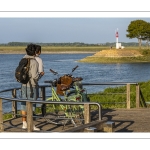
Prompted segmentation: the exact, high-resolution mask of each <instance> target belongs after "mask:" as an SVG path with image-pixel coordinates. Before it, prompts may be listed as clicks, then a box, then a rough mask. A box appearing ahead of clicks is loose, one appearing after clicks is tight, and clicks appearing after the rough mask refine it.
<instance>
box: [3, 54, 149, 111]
mask: <svg viewBox="0 0 150 150" xmlns="http://www.w3.org/2000/svg"><path fill="white" fill-rule="evenodd" d="M91 55H92V54H42V55H41V58H42V59H43V63H44V70H45V75H44V76H43V77H42V79H41V80H40V81H39V84H40V85H43V84H44V80H52V79H54V78H56V76H54V75H53V74H52V73H51V72H50V71H49V69H53V70H55V71H57V72H58V73H59V74H60V75H63V74H66V73H71V70H72V68H73V67H75V66H76V65H78V66H79V67H78V68H77V69H76V70H75V72H74V73H73V76H75V77H76V76H78V77H83V82H89V83H92V82H94V83H97V82H100V83H101V82H141V81H148V80H150V64H149V63H138V64H136V63H135V64H134V63H133V64H88V63H79V62H77V60H79V59H82V58H84V57H86V56H91ZM23 56H24V55H23V54H18V55H16V54H0V64H1V65H0V91H1V90H4V89H8V88H13V87H20V84H19V83H18V82H16V80H15V77H14V73H15V68H16V66H17V65H18V63H19V60H20V59H21V58H22V57H23ZM86 88H87V92H88V93H91V92H98V91H101V90H103V89H104V86H94V87H91V86H88V87H86ZM1 95H2V94H1ZM5 96H6V95H5ZM6 105H7V104H6ZM5 107H7V109H9V107H10V108H11V106H9V105H7V106H5ZM5 109H6V108H5Z"/></svg>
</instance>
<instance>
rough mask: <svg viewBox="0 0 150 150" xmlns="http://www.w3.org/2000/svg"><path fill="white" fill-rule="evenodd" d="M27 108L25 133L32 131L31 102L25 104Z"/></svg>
mask: <svg viewBox="0 0 150 150" xmlns="http://www.w3.org/2000/svg"><path fill="white" fill-rule="evenodd" d="M26 106H27V131H28V132H32V131H33V107H32V103H31V102H26Z"/></svg>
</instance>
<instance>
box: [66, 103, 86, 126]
mask: <svg viewBox="0 0 150 150" xmlns="http://www.w3.org/2000/svg"><path fill="white" fill-rule="evenodd" d="M70 102H74V101H70ZM83 113H84V108H83V106H82V105H67V107H66V111H65V115H66V117H68V118H72V119H73V120H74V122H75V124H84V114H83Z"/></svg>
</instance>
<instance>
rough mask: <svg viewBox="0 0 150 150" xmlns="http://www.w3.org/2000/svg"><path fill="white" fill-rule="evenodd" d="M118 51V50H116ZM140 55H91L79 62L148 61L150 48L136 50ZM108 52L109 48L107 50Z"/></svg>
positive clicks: (149, 59) (149, 60)
mask: <svg viewBox="0 0 150 150" xmlns="http://www.w3.org/2000/svg"><path fill="white" fill-rule="evenodd" d="M133 50H135V49H124V53H125V52H126V51H130V52H132V51H133ZM118 51H119V50H118ZM136 51H137V52H139V53H140V54H141V55H142V56H135V57H102V56H95V55H91V56H88V57H86V58H83V59H81V60H79V62H84V63H139V62H150V50H147V49H142V50H138V49H136ZM107 52H108V53H109V50H107Z"/></svg>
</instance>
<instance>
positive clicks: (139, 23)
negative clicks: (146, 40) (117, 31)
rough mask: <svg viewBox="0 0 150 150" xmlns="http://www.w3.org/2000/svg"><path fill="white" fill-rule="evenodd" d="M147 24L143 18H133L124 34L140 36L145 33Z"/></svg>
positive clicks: (133, 36)
mask: <svg viewBox="0 0 150 150" xmlns="http://www.w3.org/2000/svg"><path fill="white" fill-rule="evenodd" d="M146 25H147V22H146V21H143V20H134V21H131V23H130V24H129V26H128V29H127V32H128V34H126V36H127V37H129V38H131V39H132V38H138V39H139V38H142V37H143V36H144V35H145V30H146V29H145V26H146Z"/></svg>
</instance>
